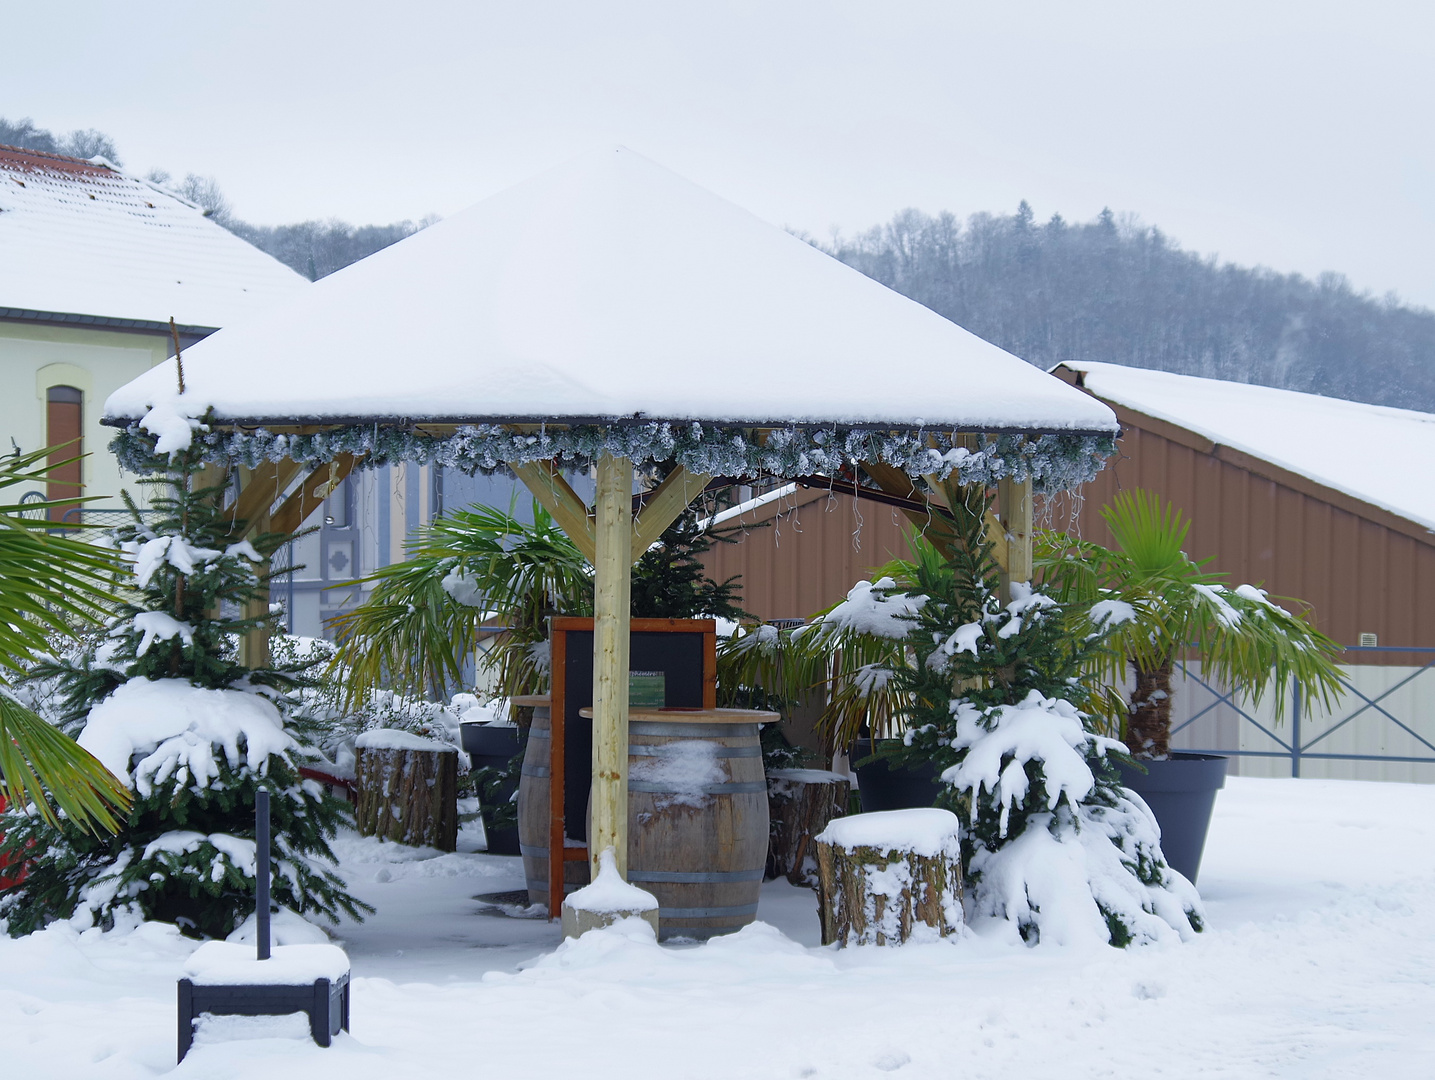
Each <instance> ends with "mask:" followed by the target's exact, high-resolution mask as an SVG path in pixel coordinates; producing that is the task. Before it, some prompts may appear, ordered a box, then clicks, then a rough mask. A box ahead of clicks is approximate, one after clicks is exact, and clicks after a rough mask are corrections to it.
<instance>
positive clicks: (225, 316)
mask: <svg viewBox="0 0 1435 1080" xmlns="http://www.w3.org/2000/svg"><path fill="white" fill-rule="evenodd" d="M308 284H309V283H308V281H307V280H306V279H305V278H303V277H302V276H300V275H299V274H296V273H295V272H294V271H293V270H290V269H289V268H288V267H287V266H285V265H284V264H283V263H281V262H279V261H278V260H277V259H274V258H272V257H271V256H269V255H266V254H265V253H264V252H262V251H260V250H259V249H258V248H256V247H254V246H252V245H250V244H248V243H246V242H245V241H243V240H241V239H239V237H237V236H235V235H233V234H232V233H230V232H229V231H228V230H227V229H225V228H223V227H222V226H220V225H219V224H217V223H216V222H214V221H211V220H210V219H209V218H207V217H205V216H204V213H203V211H201V210H200V209H199V208H198V207H196V206H193V205H191V204H190V203H187V202H185V201H184V200H183V199H181V198H179V197H177V196H175V195H173V194H171V193H168V192H166V191H164V190H163V189H161V188H159V187H157V186H156V185H154V184H151V183H148V182H147V181H144V180H139V179H136V178H135V177H132V176H126V175H125V174H124V173H122V172H120V171H119V170H118V169H115V168H112V167H111V166H109V165H107V164H105V163H104V162H103V161H102V160H101V159H98V158H97V159H95V160H93V161H84V160H81V159H79V158H71V157H63V156H61V155H59V154H47V153H42V152H40V151H35V150H19V149H16V148H14V147H8V146H0V308H7V309H12V310H19V311H33V312H45V313H59V314H65V315H78V316H88V317H94V318H101V319H119V320H144V321H149V322H157V323H165V322H168V321H169V319H170V318H171V317H173V318H174V319H175V320H176V321H177V322H178V323H180V324H181V325H184V326H200V327H220V326H227V325H230V324H231V323H234V322H239V321H242V320H243V319H244V318H246V317H248V316H249V315H250V314H251V313H252V312H255V311H258V310H260V309H261V308H263V307H265V306H267V305H269V304H271V303H273V302H275V301H276V300H281V299H283V298H285V297H292V296H294V295H296V294H298V293H300V292H302V291H304V289H305V288H306V287H307V286H308Z"/></svg>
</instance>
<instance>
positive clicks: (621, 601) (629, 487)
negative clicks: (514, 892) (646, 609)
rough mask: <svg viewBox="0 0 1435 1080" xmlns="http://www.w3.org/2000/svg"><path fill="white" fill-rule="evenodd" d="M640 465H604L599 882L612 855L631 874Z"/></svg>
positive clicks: (598, 580)
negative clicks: (632, 652)
mask: <svg viewBox="0 0 1435 1080" xmlns="http://www.w3.org/2000/svg"><path fill="white" fill-rule="evenodd" d="M632 493H633V463H632V462H631V461H629V460H628V459H627V458H625V457H613V456H612V455H611V454H604V455H603V456H602V457H601V458H599V459H598V498H597V502H596V504H595V507H594V508H595V509H596V510H597V528H596V529H595V530H594V531H595V536H594V540H595V543H596V549H597V550H596V555H597V557H596V558H595V559H594V560H593V571H594V574H593V794H592V797H591V800H590V802H589V807H590V810H591V814H592V823H591V825H590V826H589V831H588V855H589V861H590V865H591V867H592V871H593V878H594V880H597V877H598V871H599V869H600V866H599V861H598V860H599V858H600V857H601V855H602V853H603V852H604V851H605V850H607V849H609V848H611V849H612V850H613V857H614V860H615V862H616V864H617V867H618V873H619V874H621V875H623V876H624V877H625V878H626V876H627V873H628V632H629V624H630V605H631V599H632V560H631V557H630V556H631V554H632V550H633V540H632V537H633V497H632Z"/></svg>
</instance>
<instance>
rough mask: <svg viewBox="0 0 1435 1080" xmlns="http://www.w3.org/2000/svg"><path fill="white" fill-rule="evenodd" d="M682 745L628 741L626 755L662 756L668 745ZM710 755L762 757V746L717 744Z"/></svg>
mask: <svg viewBox="0 0 1435 1080" xmlns="http://www.w3.org/2000/svg"><path fill="white" fill-rule="evenodd" d="M682 745H683V744H682V743H656V744H647V743H643V744H639V745H637V746H634V745H633V744H632V743H629V744H628V755H629V756H630V757H663V756H664V755H666V754H667V753H669V750H668V748H669V747H671V746H682ZM712 756H713V757H718V758H753V757H762V747H760V746H719V747H718V748H717V749H716V750H714V751H713V755H712Z"/></svg>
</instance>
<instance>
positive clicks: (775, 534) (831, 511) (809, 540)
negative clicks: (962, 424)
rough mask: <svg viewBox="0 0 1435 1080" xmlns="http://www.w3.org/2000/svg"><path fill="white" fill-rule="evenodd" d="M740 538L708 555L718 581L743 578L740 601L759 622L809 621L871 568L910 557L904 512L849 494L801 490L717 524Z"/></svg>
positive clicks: (839, 598) (863, 576)
mask: <svg viewBox="0 0 1435 1080" xmlns="http://www.w3.org/2000/svg"><path fill="white" fill-rule="evenodd" d="M736 525H742V526H745V527H746V531H745V532H744V533H743V534H742V535H741V537H740V539H739V542H738V543H735V544H715V545H714V546H713V550H711V551H710V552H708V554H707V555H706V556H705V557H704V559H703V563H704V565H706V566H707V568H708V573H709V574H710V575H711V576H712V577H713V578H715V579H717V580H718V581H726V580H727V579H728V578H730V577H732V576H733V575H734V574H741V575H742V581H741V584H742V606H743V607H744V608H745V609H746V610H748V611H750V612H751V613H752V614H753V615H755V616H757V617H758V618H759V619H805V618H807V617H808V616H809V615H811V614H813V613H814V612H816V611H820V610H822V609H823V608H825V607H829V606H831V605H832V604H835V603H836V602H837V601H838V600H841V599H842V598H843V597H844V596H846V595H847V590H848V589H850V588H852V586H853V585H854V584H855V583H856V582H858V581H860V580H862V579H863V578H868V577H870V573H871V570H872V568H873V567H877V566H881V565H882V564H883V563H885V562H889V561H890V560H892V559H895V558H906V557H907V555H908V554H909V553H908V551H907V543H906V540H905V539H904V530H905V529H906V527H907V519H906V518H905V517H903V516H902V514H901V512H900V511H897V510H894V509H893V508H892V507H890V506H882V505H879V504H877V503H873V502H868V501H866V500H863V499H853V498H851V497H850V496H847V495H830V494H828V493H826V492H820V491H805V490H802V489H800V488H799V489H798V491H797V493H796V494H795V495H793V496H791V497H789V498H786V499H782V500H779V501H777V502H774V503H771V504H769V505H767V506H763V507H760V508H758V509H757V510H755V511H753V512H751V513H748V514H745V515H743V516H742V518H740V519H738V520H735V521H729V522H726V523H725V524H724V525H722V526H719V529H720V530H725V529H727V528H731V527H733V526H736Z"/></svg>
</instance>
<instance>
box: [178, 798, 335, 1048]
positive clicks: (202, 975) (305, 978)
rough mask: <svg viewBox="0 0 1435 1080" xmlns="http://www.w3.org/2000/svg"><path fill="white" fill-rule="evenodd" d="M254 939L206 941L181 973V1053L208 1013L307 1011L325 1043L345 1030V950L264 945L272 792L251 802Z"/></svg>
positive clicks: (191, 1042) (316, 1034)
mask: <svg viewBox="0 0 1435 1080" xmlns="http://www.w3.org/2000/svg"><path fill="white" fill-rule="evenodd" d="M254 854H255V864H256V865H255V874H254V882H255V905H254V931H255V944H254V946H253V947H250V946H249V945H246V944H241V943H238V942H229V941H207V942H205V943H204V944H203V945H201V946H200V947H199V948H197V949H195V950H194V952H193V953H191V954H190V957H189V960H188V961H186V962H185V965H184V978H182V979H180V980H179V1058H178V1060H180V1061H183V1060H184V1056H185V1055H186V1054H188V1053H189V1049H190V1047H191V1046H193V1045H194V1024H195V1021H196V1020H198V1019H199V1018H200V1017H201V1016H203V1015H205V1014H206V1013H208V1014H210V1015H212V1016H288V1015H290V1014H291V1013H297V1012H302V1013H306V1014H308V1017H309V1033H310V1034H311V1035H312V1036H313V1037H314V1041H315V1042H316V1043H318V1044H319V1045H320V1046H328V1045H329V1044H330V1043H332V1042H333V1041H334V1036H335V1035H337V1034H339V1032H340V1031H348V1030H349V956H348V954H347V953H345V952H344V950H343V949H341V948H339V947H338V946H337V945H276V946H274V947H272V948H271V947H270V944H269V930H270V923H269V917H270V912H269V792H267V791H264V790H263V789H261V790H260V791H259V792H258V794H257V797H256V798H255V803H254Z"/></svg>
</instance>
